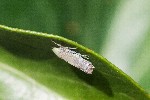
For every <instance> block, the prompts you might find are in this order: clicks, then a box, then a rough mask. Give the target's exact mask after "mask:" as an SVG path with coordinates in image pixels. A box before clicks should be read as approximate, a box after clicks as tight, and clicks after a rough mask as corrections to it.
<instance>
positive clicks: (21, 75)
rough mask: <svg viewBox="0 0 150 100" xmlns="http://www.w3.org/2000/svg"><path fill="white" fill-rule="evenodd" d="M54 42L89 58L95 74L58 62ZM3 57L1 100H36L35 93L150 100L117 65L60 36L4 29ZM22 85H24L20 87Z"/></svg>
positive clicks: (0, 60)
mask: <svg viewBox="0 0 150 100" xmlns="http://www.w3.org/2000/svg"><path fill="white" fill-rule="evenodd" d="M51 40H53V41H55V42H56V43H59V44H61V45H63V46H67V47H75V48H77V49H76V50H75V51H76V52H79V53H81V54H83V55H88V56H89V58H90V59H89V60H90V61H91V62H92V63H93V65H94V66H95V69H94V71H93V74H92V75H88V74H86V73H84V72H82V71H80V70H79V69H77V68H75V67H73V66H71V65H70V64H68V63H67V62H65V61H63V60H62V59H60V58H58V57H57V56H56V55H55V54H54V53H53V52H52V47H55V46H56V45H55V44H54V43H53V42H51ZM0 55H1V56H0V72H1V73H0V83H1V84H2V85H1V86H0V92H1V93H0V99H2V100H5V99H4V98H5V96H6V99H9V98H8V97H11V96H12V97H14V98H15V99H18V98H19V99H21V98H23V99H25V98H27V97H28V99H33V98H36V96H40V95H38V93H37V94H36V93H35V91H40V93H45V94H44V96H45V95H46V96H47V97H49V96H53V97H57V98H65V99H76V100H77V99H82V100H84V99H85V100H91V99H94V100H99V99H100V98H101V99H114V100H120V99H121V100H130V99H136V100H141V99H142V100H149V99H150V97H149V96H148V94H147V93H146V92H145V91H144V90H143V89H142V88H141V87H140V86H139V85H138V84H137V83H135V82H134V81H133V80H132V79H131V78H130V77H129V76H127V75H126V74H125V73H123V72H122V71H121V70H119V69H118V68H117V67H116V66H115V65H113V64H111V63H110V62H109V61H107V60H106V59H105V58H103V57H102V56H100V55H98V54H96V53H95V52H93V51H92V50H90V49H88V48H86V47H83V46H81V45H79V44H78V43H76V42H73V41H71V40H68V39H66V38H63V37H60V36H56V35H52V34H46V33H39V32H33V31H27V30H21V29H16V28H10V27H6V26H2V25H1V26H0ZM9 79H10V80H9ZM13 79H14V80H13ZM11 83H12V84H11ZM14 83H15V84H16V86H14V85H15V84H14ZM20 83H23V85H21V87H19V86H20V85H19V84H20ZM17 84H18V85H17ZM26 87H27V88H26ZM34 87H35V89H33V88H34ZM43 87H44V88H43ZM32 89H33V90H32ZM36 89H37V90H36ZM34 90H35V91H34ZM12 91H14V92H12ZM18 91H23V92H18ZM28 91H31V92H28ZM21 93H23V94H21ZM20 95H21V96H20Z"/></svg>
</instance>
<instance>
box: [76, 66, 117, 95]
mask: <svg viewBox="0 0 150 100" xmlns="http://www.w3.org/2000/svg"><path fill="white" fill-rule="evenodd" d="M73 70H74V72H75V73H76V74H77V76H78V77H79V78H81V79H82V80H84V81H85V82H86V83H87V84H89V85H91V86H92V87H95V88H96V89H98V90H99V91H102V92H104V93H105V94H106V95H108V96H110V97H113V96H114V94H113V91H112V89H111V86H110V84H109V82H108V80H107V79H106V78H105V77H104V76H103V75H102V74H101V73H100V72H98V71H97V70H94V71H93V73H92V74H86V73H84V72H82V71H79V70H78V69H76V68H73Z"/></svg>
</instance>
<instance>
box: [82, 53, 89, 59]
mask: <svg viewBox="0 0 150 100" xmlns="http://www.w3.org/2000/svg"><path fill="white" fill-rule="evenodd" d="M80 55H81V54H80ZM81 56H82V57H83V58H86V59H89V56H88V55H81Z"/></svg>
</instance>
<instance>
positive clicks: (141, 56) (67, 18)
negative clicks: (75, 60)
mask: <svg viewBox="0 0 150 100" xmlns="http://www.w3.org/2000/svg"><path fill="white" fill-rule="evenodd" d="M0 24H2V25H7V26H10V27H14V28H21V29H26V30H33V31H38V32H46V33H48V34H57V35H60V36H63V37H65V38H69V39H71V40H74V41H76V42H78V43H80V44H82V45H84V46H86V47H88V48H90V49H92V50H94V51H95V52H97V53H99V54H101V55H103V56H104V57H105V58H107V59H108V60H109V61H111V62H112V63H113V64H115V65H116V66H118V67H119V68H120V69H122V70H123V71H124V72H125V73H127V74H128V75H129V76H131V77H132V78H133V79H134V80H135V81H136V82H138V83H139V84H140V85H141V86H142V87H143V88H144V89H145V90H146V91H148V92H149V93H150V85H149V84H150V75H149V73H150V1H149V0H131V1H130V0H129V1H128V0H0Z"/></svg>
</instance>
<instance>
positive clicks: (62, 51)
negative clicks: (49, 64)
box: [52, 41, 95, 74]
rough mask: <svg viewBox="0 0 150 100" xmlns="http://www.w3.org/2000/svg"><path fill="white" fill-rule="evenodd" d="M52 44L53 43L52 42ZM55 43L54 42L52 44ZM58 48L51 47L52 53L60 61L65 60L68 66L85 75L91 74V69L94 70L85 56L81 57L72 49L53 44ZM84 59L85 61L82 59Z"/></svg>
mask: <svg viewBox="0 0 150 100" xmlns="http://www.w3.org/2000/svg"><path fill="white" fill-rule="evenodd" d="M52 42H54V41H52ZM54 43H55V42H54ZM55 44H56V45H57V46H59V47H53V48H52V51H53V52H54V53H55V54H56V55H57V56H58V57H59V58H61V59H63V60H65V61H66V62H68V63H69V64H71V65H73V66H75V67H77V68H79V69H80V70H82V71H84V72H85V73H87V74H92V72H93V69H94V68H95V67H94V66H93V65H92V63H91V62H90V61H88V60H86V59H89V58H88V57H87V56H86V55H81V54H80V53H76V52H75V51H73V50H72V49H76V48H69V47H64V46H62V45H60V44H57V43H55ZM84 58H86V59H84Z"/></svg>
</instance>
